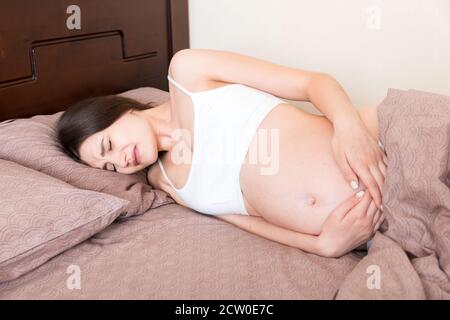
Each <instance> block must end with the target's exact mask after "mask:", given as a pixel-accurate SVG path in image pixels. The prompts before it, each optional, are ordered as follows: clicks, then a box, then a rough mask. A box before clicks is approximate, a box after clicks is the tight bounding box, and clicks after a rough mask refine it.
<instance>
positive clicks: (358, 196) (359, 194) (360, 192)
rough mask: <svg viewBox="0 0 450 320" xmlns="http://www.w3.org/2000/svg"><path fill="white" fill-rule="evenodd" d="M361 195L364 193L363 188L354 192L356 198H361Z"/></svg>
mask: <svg viewBox="0 0 450 320" xmlns="http://www.w3.org/2000/svg"><path fill="white" fill-rule="evenodd" d="M363 195H364V190H361V191H359V192H357V193H356V197H357V198H362V196H363Z"/></svg>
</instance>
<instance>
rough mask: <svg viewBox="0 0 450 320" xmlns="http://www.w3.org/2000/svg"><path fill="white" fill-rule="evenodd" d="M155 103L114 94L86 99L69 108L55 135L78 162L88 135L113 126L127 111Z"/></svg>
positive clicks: (66, 151)
mask: <svg viewBox="0 0 450 320" xmlns="http://www.w3.org/2000/svg"><path fill="white" fill-rule="evenodd" d="M156 105H157V104H156V103H153V102H150V103H148V104H143V103H140V102H138V101H136V100H134V99H131V98H126V97H121V96H117V95H107V96H99V97H92V98H87V99H84V100H81V101H78V102H76V103H75V104H73V105H71V106H70V107H69V108H68V109H67V110H66V111H64V113H63V114H62V115H61V117H60V118H59V120H58V123H57V125H56V132H57V137H58V140H59V143H60V144H61V146H62V148H63V151H64V152H65V153H66V154H67V155H68V156H70V157H71V158H72V159H73V160H75V161H77V162H83V161H81V159H80V154H79V147H80V145H81V143H82V142H83V141H84V140H86V139H87V138H88V137H90V136H91V135H93V134H95V133H97V132H99V131H102V130H104V129H106V128H108V127H109V126H110V125H112V124H113V123H114V122H115V121H116V120H117V119H119V118H120V117H121V116H122V115H124V114H125V113H126V112H127V111H129V110H145V109H149V108H152V107H155V106H156Z"/></svg>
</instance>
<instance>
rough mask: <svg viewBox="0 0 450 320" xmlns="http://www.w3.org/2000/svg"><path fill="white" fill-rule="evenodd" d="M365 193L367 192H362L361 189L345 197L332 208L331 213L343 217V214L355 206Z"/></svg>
mask: <svg viewBox="0 0 450 320" xmlns="http://www.w3.org/2000/svg"><path fill="white" fill-rule="evenodd" d="M366 194H368V192H364V191H363V190H361V191H359V192H357V193H356V194H354V195H352V196H351V197H349V198H347V199H346V200H345V201H344V202H342V203H341V204H340V205H339V206H337V208H336V209H334V210H333V213H334V214H335V215H336V216H337V217H339V218H341V219H342V218H344V216H345V215H347V213H349V212H350V210H351V209H352V208H354V207H355V205H357V204H358V203H359V202H360V201H362V199H363V198H364V196H367V195H366ZM369 198H370V196H369Z"/></svg>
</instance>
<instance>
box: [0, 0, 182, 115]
mask: <svg viewBox="0 0 450 320" xmlns="http://www.w3.org/2000/svg"><path fill="white" fill-rule="evenodd" d="M184 48H189V25H188V0H126V1H125V0H75V1H73V0H46V1H36V0H2V1H1V8H0V121H3V120H6V119H12V118H27V117H30V116H33V115H37V114H52V113H55V112H58V111H61V110H64V109H66V108H67V107H68V106H69V105H70V104H72V103H74V102H76V101H78V100H80V99H83V98H87V97H91V96H97V95H105V94H114V93H119V92H121V91H125V90H128V89H133V88H137V87H142V86H151V87H156V88H159V89H162V90H166V91H168V84H167V79H166V76H167V69H168V65H169V62H170V59H171V57H172V56H173V54H174V53H175V52H177V51H179V50H181V49H184Z"/></svg>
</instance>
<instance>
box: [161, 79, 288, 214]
mask: <svg viewBox="0 0 450 320" xmlns="http://www.w3.org/2000/svg"><path fill="white" fill-rule="evenodd" d="M167 79H169V81H170V82H171V83H172V84H174V85H175V86H176V87H177V88H179V89H180V90H182V91H183V92H184V93H186V94H187V95H189V96H190V97H191V99H192V105H193V109H194V110H193V112H194V129H193V131H194V132H193V134H194V137H193V140H194V141H193V153H192V159H191V163H190V164H191V167H190V171H189V175H188V178H187V180H186V183H185V185H184V186H183V187H182V188H175V186H174V185H173V184H172V182H171V181H170V179H169V178H168V176H167V174H166V172H165V170H164V167H163V165H162V162H161V160H160V159H158V164H159V166H160V167H161V171H162V173H163V175H164V177H165V179H166V180H167V182H168V183H169V184H170V185H171V187H172V188H173V189H174V190H175V192H176V193H177V195H178V196H179V197H180V198H181V199H182V200H183V201H184V203H185V204H187V205H188V206H189V207H190V208H192V209H194V210H196V211H198V212H201V213H205V214H211V215H220V214H233V213H234V214H244V215H248V212H247V211H246V209H245V205H244V199H243V196H242V190H241V186H240V183H239V176H240V171H241V166H242V163H243V162H244V160H245V156H246V154H247V151H248V148H249V146H250V144H251V142H252V139H253V136H254V135H255V133H256V130H257V129H258V127H259V125H260V123H261V122H262V120H263V119H264V118H265V117H266V115H267V114H268V113H269V112H270V111H271V110H272V109H273V108H274V107H276V106H277V105H279V104H280V103H285V101H283V100H281V99H279V98H277V97H275V96H273V95H271V94H269V93H267V92H265V91H261V90H258V89H255V88H252V87H248V86H246V85H243V84H229V85H226V86H223V87H219V88H215V89H210V90H207V91H201V92H195V93H192V92H189V91H188V90H186V89H185V88H183V87H182V86H181V85H179V84H178V83H176V82H175V81H174V80H173V79H172V78H171V77H170V76H167Z"/></svg>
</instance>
